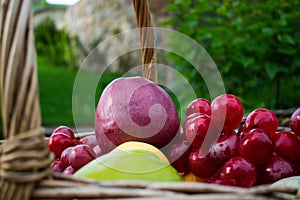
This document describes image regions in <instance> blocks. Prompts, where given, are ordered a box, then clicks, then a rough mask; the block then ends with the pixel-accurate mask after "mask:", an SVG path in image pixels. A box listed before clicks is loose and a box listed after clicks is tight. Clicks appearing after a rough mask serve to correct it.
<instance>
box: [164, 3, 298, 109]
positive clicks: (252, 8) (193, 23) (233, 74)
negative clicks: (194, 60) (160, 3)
mask: <svg viewBox="0 0 300 200" xmlns="http://www.w3.org/2000/svg"><path fill="white" fill-rule="evenodd" d="M267 2H269V1H259V0H257V1H240V0H222V1H209V0H172V4H171V5H170V6H169V7H168V10H169V11H170V12H171V13H172V18H171V19H170V20H168V21H167V22H166V25H168V26H170V25H171V26H172V27H173V28H174V29H175V30H178V31H180V32H182V33H184V34H186V35H188V36H190V37H192V38H193V39H194V40H196V41H198V42H199V43H200V44H201V45H202V46H203V47H204V48H205V49H206V50H207V52H208V53H209V54H210V56H211V57H212V58H213V60H214V61H215V63H216V64H217V66H218V68H219V70H220V72H221V74H222V77H223V80H224V84H225V86H226V92H227V93H232V94H235V95H237V96H239V97H240V98H241V100H242V101H243V104H244V105H245V107H246V109H253V108H255V107H267V108H270V109H277V108H289V107H299V106H300V104H299V99H300V92H298V91H300V90H299V89H300V23H299V22H300V12H299V10H300V1H299V0H294V1H285V0H273V1H272V2H270V3H267ZM170 57H171V59H173V61H174V62H175V63H176V67H177V69H178V70H179V71H180V70H181V71H182V72H183V73H185V72H184V71H186V70H184V69H183V67H184V68H186V67H188V66H187V65H188V64H187V63H186V62H184V60H183V59H181V58H179V57H176V56H175V55H170ZM185 75H187V76H189V78H190V81H191V83H192V85H193V86H194V87H195V89H196V90H200V91H202V90H203V88H204V87H205V86H204V85H203V84H199V83H198V82H199V77H198V75H197V74H196V73H185ZM203 96H205V95H203ZM206 96H207V94H206Z"/></svg>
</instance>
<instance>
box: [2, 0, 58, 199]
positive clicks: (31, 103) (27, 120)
mask: <svg viewBox="0 0 300 200" xmlns="http://www.w3.org/2000/svg"><path fill="white" fill-rule="evenodd" d="M31 4H32V1H31V0H22V1H19V0H2V1H1V3H0V92H1V94H0V96H1V110H2V122H3V136H4V138H5V139H6V140H4V142H3V143H2V144H1V145H0V191H1V192H0V199H16V200H21V199H25V200H27V199H31V193H32V191H33V190H34V187H35V183H36V182H37V181H39V180H41V179H42V178H44V177H46V176H48V175H49V174H51V168H50V163H51V162H52V160H53V156H52V154H49V151H48V147H47V142H46V140H45V136H44V131H43V129H42V128H41V112H40V103H39V92H38V81H37V80H38V78H37V66H36V57H35V46H34V31H33V14H32V8H31V6H32V5H31ZM35 152H36V153H35Z"/></svg>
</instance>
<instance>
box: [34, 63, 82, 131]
mask: <svg viewBox="0 0 300 200" xmlns="http://www.w3.org/2000/svg"><path fill="white" fill-rule="evenodd" d="M76 72H77V71H76V70H75V69H70V68H65V67H64V66H54V65H53V64H51V63H50V62H49V61H47V60H46V59H44V58H39V59H38V78H39V90H40V103H41V110H42V124H43V125H44V126H53V125H60V124H64V125H68V126H72V125H73V116H72V90H73V83H74V80H75V77H76Z"/></svg>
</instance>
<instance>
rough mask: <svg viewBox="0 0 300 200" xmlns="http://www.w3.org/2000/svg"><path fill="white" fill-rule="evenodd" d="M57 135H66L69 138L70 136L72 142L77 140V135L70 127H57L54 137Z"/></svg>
mask: <svg viewBox="0 0 300 200" xmlns="http://www.w3.org/2000/svg"><path fill="white" fill-rule="evenodd" d="M55 133H64V134H66V135H68V136H70V138H71V139H72V140H74V139H75V134H74V132H73V130H72V129H71V128H70V127H67V126H59V127H57V128H56V129H55V130H54V131H53V132H52V135H53V134H55Z"/></svg>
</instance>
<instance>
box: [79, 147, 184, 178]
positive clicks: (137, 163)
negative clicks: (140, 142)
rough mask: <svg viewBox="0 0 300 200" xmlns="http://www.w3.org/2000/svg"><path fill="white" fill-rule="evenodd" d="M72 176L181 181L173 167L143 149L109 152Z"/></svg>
mask: <svg viewBox="0 0 300 200" xmlns="http://www.w3.org/2000/svg"><path fill="white" fill-rule="evenodd" d="M74 176H76V177H81V178H89V179H93V180H97V181H113V180H147V181H157V182H164V181H182V178H181V176H180V175H179V174H178V172H177V171H176V170H175V168H173V167H172V166H171V165H169V164H167V163H166V162H164V161H162V160H161V159H160V158H159V157H158V156H157V155H155V154H154V153H152V152H149V151H145V150H130V151H113V152H110V153H108V154H105V155H103V156H101V157H98V158H96V159H95V160H93V161H91V162H90V163H88V164H87V165H85V166H83V167H82V168H80V169H79V170H78V171H77V172H76V173H75V174H74Z"/></svg>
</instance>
